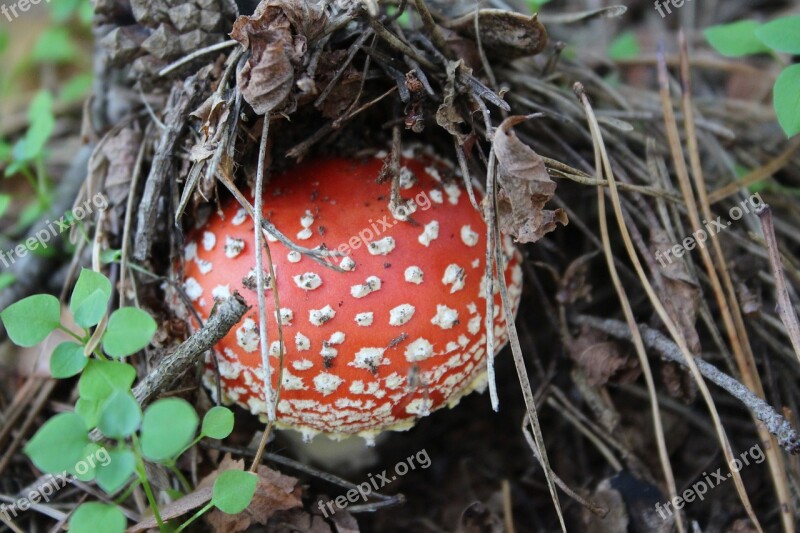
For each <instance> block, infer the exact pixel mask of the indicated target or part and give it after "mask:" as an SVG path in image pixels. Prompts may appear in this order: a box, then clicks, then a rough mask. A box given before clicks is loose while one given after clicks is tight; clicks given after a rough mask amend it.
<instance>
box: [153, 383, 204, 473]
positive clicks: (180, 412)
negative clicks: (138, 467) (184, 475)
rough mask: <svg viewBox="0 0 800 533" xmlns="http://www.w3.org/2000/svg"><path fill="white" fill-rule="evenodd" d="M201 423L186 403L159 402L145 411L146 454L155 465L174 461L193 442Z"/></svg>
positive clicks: (177, 399) (176, 401)
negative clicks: (198, 425)
mask: <svg viewBox="0 0 800 533" xmlns="http://www.w3.org/2000/svg"><path fill="white" fill-rule="evenodd" d="M197 424H198V420H197V413H195V411H194V407H192V406H191V405H190V404H189V402H187V401H186V400H182V399H180V398H165V399H163V400H158V401H157V402H155V403H153V404H152V405H150V407H148V408H147V409H146V410H145V412H144V419H143V420H142V430H141V444H142V454H143V455H144V456H145V457H146V458H148V459H150V460H151V461H155V462H165V461H169V460H171V459H173V458H174V457H175V455H177V454H178V453H179V452H180V451H181V450H183V448H185V447H186V446H187V445H188V444H189V443H190V442H191V441H192V439H193V438H194V434H195V431H197Z"/></svg>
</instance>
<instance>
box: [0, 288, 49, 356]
mask: <svg viewBox="0 0 800 533" xmlns="http://www.w3.org/2000/svg"><path fill="white" fill-rule="evenodd" d="M0 319H2V320H3V325H4V326H5V327H6V332H8V336H9V338H10V339H11V340H12V341H13V342H14V344H17V345H19V346H23V347H26V348H28V347H30V346H35V345H37V344H39V343H40V342H42V341H43V340H44V339H45V338H46V337H47V336H48V335H50V333H51V332H52V331H53V330H54V329H56V328H57V327H58V326H59V325H60V324H61V305H60V304H59V303H58V298H56V297H55V296H52V295H50V294H36V295H34V296H28V297H27V298H24V299H22V300H20V301H18V302H16V303H13V304H11V305H9V306H8V307H6V308H5V309H4V310H3V312H1V313H0Z"/></svg>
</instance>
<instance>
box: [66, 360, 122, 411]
mask: <svg viewBox="0 0 800 533" xmlns="http://www.w3.org/2000/svg"><path fill="white" fill-rule="evenodd" d="M134 379H136V369H134V368H133V367H132V366H131V365H129V364H127V363H118V362H116V361H100V360H98V359H90V360H89V362H88V363H87V364H86V369H85V370H84V371H83V374H81V379H80V381H78V393H79V394H80V397H81V398H85V399H87V400H98V401H103V400H105V399H106V398H108V397H109V396H111V394H112V393H113V392H114V391H116V390H122V391H129V390H130V389H131V385H132V384H133V380H134Z"/></svg>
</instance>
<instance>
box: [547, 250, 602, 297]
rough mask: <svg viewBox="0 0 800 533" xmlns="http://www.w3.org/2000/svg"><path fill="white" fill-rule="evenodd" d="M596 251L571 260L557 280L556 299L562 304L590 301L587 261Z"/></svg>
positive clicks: (593, 256) (594, 255)
mask: <svg viewBox="0 0 800 533" xmlns="http://www.w3.org/2000/svg"><path fill="white" fill-rule="evenodd" d="M596 256H597V252H592V253H589V254H584V255H582V256H580V257H578V258H577V259H575V260H574V261H572V262H571V263H570V264H569V266H568V267H567V269H566V271H564V275H563V276H561V279H560V280H559V282H558V292H557V293H556V299H557V300H558V301H559V302H560V303H562V304H575V303H577V302H579V301H581V300H585V301H587V302H591V301H592V286H591V284H590V283H589V281H588V279H587V278H588V274H589V262H590V261H591V260H592V259H594V258H595V257H596Z"/></svg>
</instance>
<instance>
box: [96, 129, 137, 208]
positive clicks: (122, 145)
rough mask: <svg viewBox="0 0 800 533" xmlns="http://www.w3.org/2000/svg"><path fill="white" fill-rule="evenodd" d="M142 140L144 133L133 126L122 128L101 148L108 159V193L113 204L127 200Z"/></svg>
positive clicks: (104, 156) (106, 180)
mask: <svg viewBox="0 0 800 533" xmlns="http://www.w3.org/2000/svg"><path fill="white" fill-rule="evenodd" d="M141 142H142V133H141V132H140V131H138V130H135V129H133V128H122V129H121V130H119V132H118V133H117V134H116V135H114V136H113V137H109V138H108V140H106V142H105V143H103V146H102V148H101V150H100V153H101V154H102V155H103V158H104V159H105V160H106V161H108V170H107V173H106V179H105V184H106V193H107V194H108V198H109V203H110V204H111V205H120V204H122V203H124V202H125V200H126V199H127V198H128V194H129V193H130V182H131V177H132V175H133V169H134V167H135V166H136V159H137V157H138V155H139V147H140V146H141Z"/></svg>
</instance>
